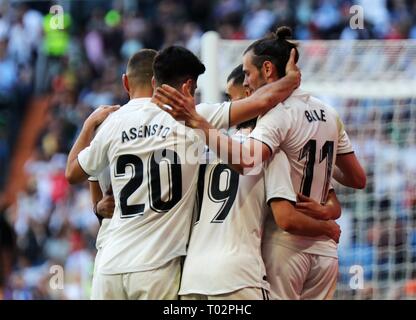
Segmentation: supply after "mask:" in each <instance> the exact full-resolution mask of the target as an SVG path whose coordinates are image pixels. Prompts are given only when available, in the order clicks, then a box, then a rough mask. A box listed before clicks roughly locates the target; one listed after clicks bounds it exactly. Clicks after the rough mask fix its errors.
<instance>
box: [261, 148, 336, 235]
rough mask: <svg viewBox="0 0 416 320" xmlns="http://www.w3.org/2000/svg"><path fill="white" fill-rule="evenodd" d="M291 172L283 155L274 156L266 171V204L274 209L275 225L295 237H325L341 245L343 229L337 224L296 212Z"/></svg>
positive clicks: (282, 153) (281, 152) (281, 153)
mask: <svg viewBox="0 0 416 320" xmlns="http://www.w3.org/2000/svg"><path fill="white" fill-rule="evenodd" d="M290 169H291V167H290V163H289V160H288V158H287V156H286V154H285V153H284V152H283V151H280V152H278V153H275V154H274V155H273V157H272V158H271V160H270V162H269V163H268V166H267V168H265V172H264V180H265V190H266V200H267V203H268V205H269V206H270V207H271V209H272V212H273V217H274V220H275V222H276V224H277V225H278V226H279V227H280V228H282V229H283V230H285V231H287V232H289V233H292V234H295V235H300V236H309V237H317V236H323V235H325V236H328V237H330V238H332V239H334V240H335V241H337V242H338V240H339V236H340V229H339V226H338V225H337V224H336V223H335V222H334V221H324V220H318V219H314V218H312V217H309V216H308V215H306V214H303V213H302V212H299V211H297V210H296V208H295V204H296V194H295V192H294V189H293V184H292V179H291V177H290ZM276 177H277V178H276Z"/></svg>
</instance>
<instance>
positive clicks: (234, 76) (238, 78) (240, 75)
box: [227, 64, 245, 86]
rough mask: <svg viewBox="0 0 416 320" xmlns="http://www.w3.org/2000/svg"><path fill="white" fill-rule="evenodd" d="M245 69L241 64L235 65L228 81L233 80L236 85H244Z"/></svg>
mask: <svg viewBox="0 0 416 320" xmlns="http://www.w3.org/2000/svg"><path fill="white" fill-rule="evenodd" d="M244 77H245V75H244V71H243V65H242V64H240V65H239V66H237V67H235V68H234V70H233V71H231V73H230V75H229V76H228V78H227V82H230V81H231V80H232V81H233V84H234V85H240V86H242V85H243V83H244Z"/></svg>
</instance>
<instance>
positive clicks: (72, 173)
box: [66, 46, 300, 299]
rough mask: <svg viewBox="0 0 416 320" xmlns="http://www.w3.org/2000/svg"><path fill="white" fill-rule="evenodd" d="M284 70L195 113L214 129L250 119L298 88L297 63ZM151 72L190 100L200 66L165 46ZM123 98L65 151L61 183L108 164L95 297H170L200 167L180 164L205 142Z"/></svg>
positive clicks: (183, 249)
mask: <svg viewBox="0 0 416 320" xmlns="http://www.w3.org/2000/svg"><path fill="white" fill-rule="evenodd" d="M288 68H289V69H290V72H289V73H288V75H287V76H286V77H284V78H283V79H281V80H279V81H277V82H276V83H273V84H270V85H269V86H265V87H264V88H263V89H264V90H259V91H258V93H256V94H253V95H252V96H251V97H249V98H246V99H243V100H239V101H237V102H236V103H235V104H233V105H232V106H231V104H230V103H224V104H217V105H208V104H201V105H199V106H198V112H199V113H200V114H201V116H203V117H205V118H207V119H208V120H209V121H210V123H211V124H212V125H213V126H215V127H217V128H228V127H229V126H230V125H233V124H235V123H241V122H244V121H246V120H248V119H251V118H253V117H256V116H257V115H259V114H260V113H261V112H264V111H265V110H268V109H270V108H271V107H272V105H273V103H275V102H276V101H283V100H284V99H285V98H286V97H287V96H289V95H290V94H291V92H292V91H293V90H294V89H295V88H296V87H297V86H298V85H299V81H300V74H299V71H298V69H297V67H296V65H295V64H294V63H289V65H288ZM153 71H154V81H153V83H154V86H156V87H160V86H161V85H162V84H168V85H170V86H172V87H174V88H176V89H178V90H181V91H182V92H183V93H186V94H190V95H193V94H194V92H195V90H196V83H197V78H198V76H199V75H200V74H201V73H203V72H204V71H205V67H204V65H203V64H202V63H201V62H200V61H199V60H198V58H197V57H196V56H195V55H193V54H192V53H191V52H190V51H189V50H187V49H185V48H182V47H176V46H172V47H168V48H166V49H164V50H163V51H162V52H160V53H159V54H158V55H157V56H156V58H155V61H154V65H153ZM130 98H131V100H130V101H129V103H128V104H127V105H125V106H123V107H122V108H120V110H117V111H116V112H114V113H113V114H111V116H109V117H108V119H106V121H105V122H104V123H103V124H102V128H101V129H100V130H99V132H98V133H97V134H96V136H95V137H94V139H92V137H93V133H94V130H95V128H96V126H97V125H99V124H100V123H101V122H102V121H103V118H104V117H105V116H107V115H108V114H109V113H111V112H113V111H114V110H115V109H114V108H113V109H112V108H106V109H102V110H100V112H99V113H98V114H92V115H91V116H90V117H89V118H88V119H87V120H86V122H85V123H84V126H83V129H82V131H81V133H80V135H79V137H78V138H77V140H76V142H75V144H74V146H73V147H72V149H71V152H70V153H69V156H68V163H67V168H66V177H67V179H68V181H69V182H71V183H78V182H82V181H84V180H85V179H86V178H87V177H88V176H97V175H99V174H100V173H101V171H102V170H103V169H104V168H105V167H107V166H110V171H111V185H112V189H113V194H114V199H115V212H114V216H113V218H112V219H111V222H110V225H109V232H110V236H109V238H110V239H109V240H108V241H106V243H105V245H104V247H103V249H102V254H101V256H100V259H99V266H97V273H98V274H99V277H98V278H97V281H96V288H97V290H98V291H99V293H98V294H100V295H101V296H99V297H97V298H102V299H176V298H177V293H178V289H179V279H180V271H181V267H180V260H181V256H183V255H185V253H186V244H187V241H188V238H189V231H190V224H191V218H192V211H193V206H194V200H195V194H196V183H197V177H198V167H199V163H198V162H197V161H196V162H190V161H187V160H188V157H187V151H188V150H195V142H196V144H197V145H198V144H199V145H201V144H202V147H203V145H204V143H205V142H204V140H203V139H201V138H200V136H199V135H198V134H197V133H196V132H194V131H193V130H189V129H186V128H185V127H184V126H183V125H182V124H180V123H178V122H176V121H175V120H174V119H173V118H172V117H171V116H170V115H168V114H167V113H165V112H162V111H161V110H160V109H159V108H158V107H157V106H156V105H154V104H152V103H149V102H147V101H142V100H140V99H136V97H135V96H131V97H130ZM100 121H101V122H100ZM184 154H185V156H184Z"/></svg>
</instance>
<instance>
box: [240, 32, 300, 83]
mask: <svg viewBox="0 0 416 320" xmlns="http://www.w3.org/2000/svg"><path fill="white" fill-rule="evenodd" d="M291 38H292V30H291V29H290V28H289V27H280V28H278V29H277V31H276V32H275V33H272V34H271V35H269V36H267V37H265V38H263V39H260V40H257V41H255V42H254V43H252V44H251V45H250V46H249V47H248V48H247V49H246V50H245V51H244V54H246V53H247V52H250V51H251V52H252V53H253V58H252V63H253V64H254V65H255V66H256V67H257V69H261V67H262V66H263V63H264V62H265V61H270V62H272V63H273V64H274V66H275V67H276V69H277V75H278V76H279V78H282V77H284V76H285V75H286V64H287V62H288V61H289V58H290V51H291V50H292V49H295V50H296V62H298V60H299V51H298V49H297V44H296V43H293V42H291V41H288V39H291Z"/></svg>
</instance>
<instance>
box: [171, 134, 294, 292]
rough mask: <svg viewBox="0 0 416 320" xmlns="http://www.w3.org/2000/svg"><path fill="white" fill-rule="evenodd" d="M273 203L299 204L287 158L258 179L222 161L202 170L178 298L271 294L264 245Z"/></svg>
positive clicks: (271, 165)
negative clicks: (248, 291) (281, 200)
mask: <svg viewBox="0 0 416 320" xmlns="http://www.w3.org/2000/svg"><path fill="white" fill-rule="evenodd" d="M243 138H244V137H243ZM274 197H279V198H286V199H288V200H289V201H296V195H295V194H294V191H293V187H292V184H291V181H290V174H289V162H288V160H287V157H286V155H285V154H284V153H283V152H280V153H277V154H276V155H275V156H274V157H273V159H272V160H271V161H270V163H269V164H265V165H264V167H263V169H262V170H260V172H259V174H257V175H247V176H243V175H239V174H238V173H236V172H235V171H233V170H231V169H230V168H229V167H228V166H227V165H225V164H223V163H221V162H220V161H219V160H218V159H214V160H213V161H212V162H210V163H209V164H208V165H206V166H201V168H200V174H199V180H198V200H197V207H198V209H197V214H196V222H195V223H194V227H193V229H192V234H191V239H190V242H189V247H188V253H187V256H186V258H185V264H184V269H183V273H182V280H181V288H180V291H179V294H180V295H187V294H201V295H219V294H226V293H230V292H234V291H236V290H239V289H243V288H250V287H253V288H261V289H265V290H269V289H270V288H269V284H268V282H267V278H266V270H265V266H264V263H263V259H262V256H261V240H262V233H263V224H264V220H265V217H266V215H272V213H271V211H270V208H269V207H268V206H267V201H268V200H270V199H272V198H274ZM272 223H274V221H273V222H272Z"/></svg>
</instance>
